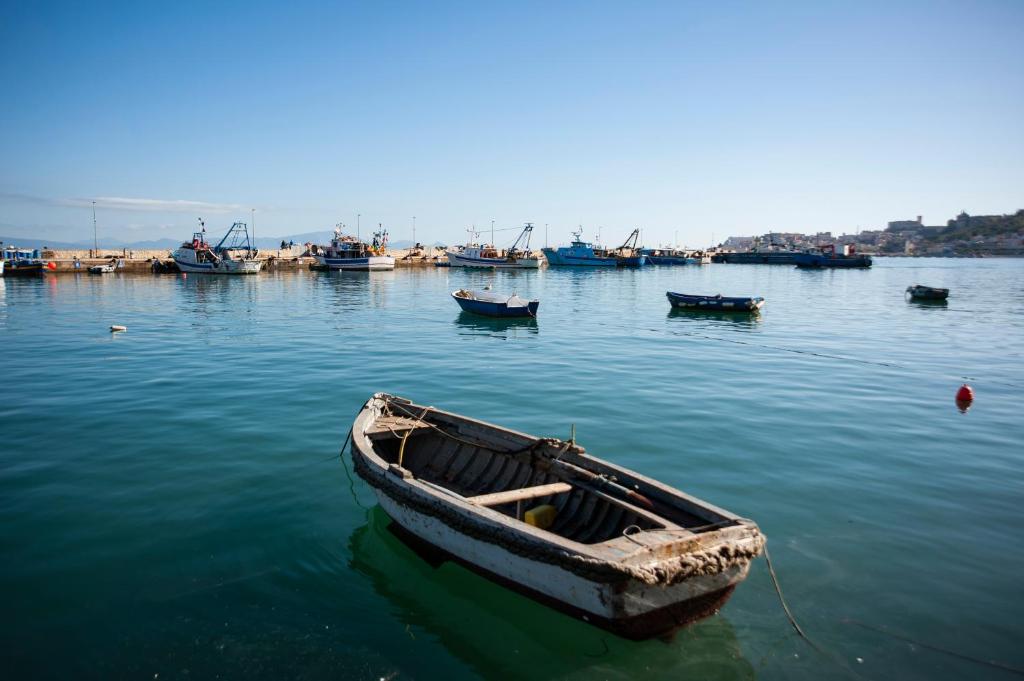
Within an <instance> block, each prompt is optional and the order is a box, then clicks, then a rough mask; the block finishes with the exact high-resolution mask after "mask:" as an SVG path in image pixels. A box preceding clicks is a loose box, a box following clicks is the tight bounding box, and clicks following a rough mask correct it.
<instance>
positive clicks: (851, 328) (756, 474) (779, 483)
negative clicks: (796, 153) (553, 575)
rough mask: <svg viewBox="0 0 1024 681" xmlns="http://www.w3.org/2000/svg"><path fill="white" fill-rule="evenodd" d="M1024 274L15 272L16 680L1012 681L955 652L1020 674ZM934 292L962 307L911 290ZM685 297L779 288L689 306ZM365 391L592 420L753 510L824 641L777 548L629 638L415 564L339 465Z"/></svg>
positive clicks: (688, 479) (708, 496)
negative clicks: (671, 630)
mask: <svg viewBox="0 0 1024 681" xmlns="http://www.w3.org/2000/svg"><path fill="white" fill-rule="evenodd" d="M1022 275H1024V260H999V259H977V260H927V259H877V260H876V264H875V266H874V267H873V268H872V269H871V270H865V271H800V270H797V269H795V268H792V267H786V266H756V265H710V266H703V267H702V266H683V267H648V268H644V269H639V270H614V269H611V270H604V269H583V268H581V269H573V268H552V269H547V270H542V271H534V272H530V271H505V272H489V271H474V270H463V269H433V268H430V269H411V270H398V271H395V272H374V273H354V272H344V273H311V272H304V271H303V272H288V273H276V274H275V273H264V274H261V275H259V276H254V277H245V278H217V277H208V276H203V275H188V276H181V275H158V276H140V275H127V274H115V275H106V276H89V275H86V274H80V275H56V276H54V275H47V276H46V277H44V278H42V279H39V280H24V281H22V280H11V279H7V280H4V279H0V358H2V369H0V371H2V376H3V379H2V383H0V385H2V398H0V430H2V445H0V523H2V528H3V532H2V535H0V542H2V554H0V556H2V563H0V593H2V594H3V598H4V605H3V609H2V613H3V616H2V618H0V632H2V633H0V637H2V641H3V646H2V650H3V652H2V656H3V658H4V659H3V661H2V664H3V668H4V669H5V676H7V677H8V678H29V677H33V678H72V677H76V678H97V679H100V678H102V679H106V678H146V679H172V678H193V679H197V678H204V679H206V678H218V677H219V678H239V677H246V678H269V679H280V678H334V679H338V678H355V679H434V678H445V679H462V678H481V677H483V678H522V679H555V678H570V679H593V678H607V679H632V678H675V679H680V678H692V679H714V678H721V679H736V678H750V679H753V678H763V679H783V678H785V679H825V678H871V679H894V678H899V679H943V678H945V679H962V678H1009V675H1007V674H1006V673H1005V672H1002V671H1000V670H999V669H997V668H996V667H993V666H990V665H986V664H983V663H981V662H975V661H971V660H969V659H966V658H976V659H977V660H982V661H992V662H994V663H996V664H1001V665H1006V666H1011V667H1016V668H1018V669H1019V668H1022V667H1024V652H1022V649H1021V647H1020V642H1021V640H1024V620H1022V618H1021V616H1020V608H1021V606H1022V604H1024V587H1022V581H1021V573H1022V568H1024V543H1022V542H1021V541H1020V537H1021V531H1022V530H1024V505H1022V497H1024V494H1022V493H1024V463H1022V452H1024V447H1022V442H1024V424H1022V421H1021V407H1022V397H1024V361H1022V353H1024V316H1022V313H1021V310H1022V309H1024V283H1022V282H1024V277H1022ZM914 283H921V284H926V285H930V286H941V287H948V288H950V289H951V294H950V298H949V301H948V303H947V304H938V305H936V304H921V303H914V302H909V301H908V300H906V298H905V297H904V289H905V288H906V287H907V286H908V285H910V284H914ZM488 284H490V285H492V286H493V290H495V291H499V292H508V293H512V292H516V293H518V294H519V295H520V296H523V297H532V298H538V299H539V300H540V301H541V305H540V311H539V314H538V317H537V319H536V320H528V321H525V322H500V321H492V320H488V319H486V318H480V317H474V316H471V315H468V314H465V313H461V312H460V311H459V308H458V306H457V305H456V304H455V302H454V301H453V300H452V299H451V297H450V292H451V291H452V290H455V289H458V288H482V287H484V286H486V285H488ZM668 290H673V291H678V292H682V293H698V294H715V293H721V294H723V295H759V296H763V297H764V298H765V299H766V301H767V303H766V305H765V307H764V310H763V312H762V313H761V314H760V315H759V316H752V317H751V316H737V315H718V314H713V313H709V314H700V313H684V312H672V311H671V310H670V307H669V304H668V302H667V300H666V299H665V291H668ZM111 324H123V325H125V326H127V328H128V330H127V332H124V333H116V334H112V333H110V332H109V327H110V325H111ZM964 382H967V383H970V384H971V385H972V386H973V387H974V390H975V392H976V395H977V397H976V400H975V402H974V404H973V406H972V407H971V409H970V410H969V411H967V412H966V413H961V411H960V410H959V409H958V408H957V406H956V404H955V403H954V395H955V393H956V390H957V388H958V387H959V386H960V385H961V383H964ZM377 391H387V392H391V393H394V394H398V395H403V396H406V397H408V398H410V399H413V400H415V401H417V402H421V403H424V404H432V405H435V406H437V407H439V408H443V409H447V410H451V411H455V412H460V413H464V414H467V415H470V416H473V417H475V418H479V419H483V420H487V421H492V422H495V423H498V424H501V425H504V426H509V427H512V428H515V429H518V430H522V431H525V432H528V433H533V434H536V435H543V436H554V437H562V438H564V437H568V436H569V434H570V432H571V429H572V428H573V427H575V430H576V437H577V439H578V441H579V442H580V444H582V445H583V446H585V447H586V448H587V450H588V451H590V452H591V453H593V454H594V455H596V456H600V457H603V458H606V459H608V460H611V461H613V462H615V463H617V464H619V465H622V466H626V467H628V468H632V469H635V470H637V471H639V472H641V473H643V474H645V475H648V476H651V477H654V478H656V479H658V480H661V481H663V482H665V483H667V484H669V485H673V486H676V487H678V488H680V489H682V490H684V491H686V492H688V493H690V494H693V495H695V496H697V497H700V498H702V499H705V500H707V501H709V502H710V503H712V504H715V505H718V506H721V507H723V508H726V509H728V510H730V511H732V512H734V513H737V514H740V515H742V516H745V517H749V518H752V519H754V520H755V521H756V522H757V523H758V524H759V525H760V527H761V529H762V530H763V532H764V533H765V534H766V535H767V537H768V546H769V548H770V551H771V557H772V560H773V564H774V566H775V569H776V572H777V575H778V579H779V583H780V585H781V587H782V589H783V591H784V594H785V597H786V600H787V602H788V603H789V606H790V608H791V610H792V612H793V614H794V616H795V617H796V619H797V620H798V622H799V623H800V625H801V626H802V628H803V630H804V631H805V632H806V634H807V636H808V637H810V639H811V640H812V641H813V642H814V644H815V646H817V648H814V647H811V646H810V645H809V644H808V643H806V642H805V641H803V640H802V639H800V638H799V636H798V635H797V634H796V633H795V632H794V630H793V629H792V628H791V627H790V624H789V622H788V621H787V619H786V616H785V615H784V613H783V611H782V608H781V607H780V605H779V600H778V597H777V595H776V592H775V589H774V586H773V584H772V581H771V578H770V576H769V573H768V570H767V569H766V564H765V561H764V559H763V558H760V559H758V560H757V561H756V562H755V563H754V565H753V567H752V570H751V574H750V577H749V578H748V579H747V580H746V581H745V582H744V583H742V584H741V585H740V586H739V588H738V589H737V590H736V592H735V595H734V596H733V598H732V600H731V601H730V602H729V603H728V604H727V605H726V607H725V608H724V609H723V610H722V611H721V613H720V614H718V615H716V616H713V617H711V618H709V619H707V620H705V621H703V622H700V623H698V624H696V625H693V626H690V627H688V628H686V629H683V630H682V631H680V632H678V633H677V634H676V635H675V636H674V637H671V638H666V639H664V640H660V639H659V640H651V641H646V642H640V643H637V642H629V641H625V640H622V639H618V638H616V637H615V636H612V635H610V634H608V633H606V632H604V631H602V630H599V629H596V628H594V627H592V626H590V625H588V624H586V623H585V622H581V621H578V620H574V619H572V618H571V617H568V616H566V615H563V614H559V613H557V612H554V611H552V610H550V609H548V608H546V607H544V606H542V605H539V604H537V603H534V602H533V601H531V600H529V599H526V598H524V597H522V596H519V595H517V594H515V593H512V592H510V591H508V590H505V589H503V588H502V587H499V586H497V585H494V584H492V583H490V582H488V581H487V580H485V579H483V578H481V577H479V576H477V575H475V574H473V573H470V572H468V571H466V570H464V569H463V568H461V567H458V566H455V565H452V564H444V565H442V566H440V567H434V566H432V565H431V564H429V563H427V562H425V561H424V560H423V559H421V558H420V557H419V556H417V555H416V554H415V553H413V552H412V551H411V550H409V549H408V548H407V547H406V546H405V545H404V544H402V543H401V542H399V541H398V540H397V539H396V538H395V537H394V536H393V535H392V534H391V533H390V532H389V531H388V530H387V523H388V520H387V517H386V516H385V515H384V514H383V512H382V511H381V510H380V509H379V507H376V505H375V501H374V497H373V494H372V492H371V491H370V489H369V488H368V487H367V486H366V485H365V484H364V483H363V482H362V481H360V480H359V479H355V478H353V477H352V475H351V472H350V467H351V462H350V461H349V462H343V461H342V460H340V459H339V457H338V450H339V448H340V447H341V444H342V441H343V440H344V438H345V434H346V432H347V431H348V429H349V427H350V425H351V423H352V419H353V417H354V415H355V414H356V412H357V411H358V409H359V407H360V405H362V404H363V402H364V401H365V400H366V399H367V398H368V397H369V396H370V395H371V394H373V393H374V392H377ZM945 651H949V652H945ZM950 653H955V654H956V655H952V654H950Z"/></svg>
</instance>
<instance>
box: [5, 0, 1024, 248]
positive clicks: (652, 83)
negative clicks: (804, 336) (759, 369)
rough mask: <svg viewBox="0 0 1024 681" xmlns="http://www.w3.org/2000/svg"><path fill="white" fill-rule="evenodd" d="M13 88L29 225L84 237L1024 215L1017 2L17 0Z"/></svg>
mask: <svg viewBox="0 0 1024 681" xmlns="http://www.w3.org/2000/svg"><path fill="white" fill-rule="evenodd" d="M0 84H2V93H3V105H2V106H0V234H7V235H15V236H22V235H36V236H39V237H41V238H44V237H45V238H50V239H54V240H75V239H86V238H90V237H91V232H92V219H91V213H90V211H89V209H88V207H87V206H88V205H89V201H90V200H92V199H94V198H97V197H99V199H98V200H99V206H100V208H99V211H98V214H99V222H100V233H101V237H102V236H103V235H109V236H111V237H117V238H122V239H131V240H142V239H153V238H162V237H172V238H184V237H187V236H188V235H189V233H190V231H191V228H192V225H193V224H195V218H196V216H198V215H202V216H203V217H205V218H206V220H207V224H208V225H210V226H211V227H212V228H213V230H214V231H219V230H220V229H221V227H224V228H226V227H227V226H228V225H229V224H230V222H231V221H232V219H235V218H239V219H245V218H248V216H249V208H251V207H255V208H256V209H257V216H256V222H257V230H258V232H259V233H260V235H262V236H271V235H287V234H296V233H301V232H308V231H314V230H321V229H328V228H330V227H332V226H333V225H334V223H336V222H338V221H344V222H347V223H350V224H352V223H354V222H355V219H356V214H357V213H361V214H362V216H363V218H362V222H363V225H364V226H365V225H368V224H375V223H377V222H383V223H385V225H387V226H388V227H389V228H390V229H391V233H392V237H393V238H398V239H402V238H408V237H409V236H411V222H412V220H411V218H412V216H413V215H415V216H417V221H416V223H417V237H418V238H419V239H420V240H423V239H427V238H429V239H430V240H434V239H438V240H442V241H447V242H453V241H456V240H458V239H460V238H464V236H465V233H464V231H463V230H464V228H465V227H466V226H467V225H469V224H471V223H476V224H477V225H478V226H487V227H489V225H490V221H491V220H492V219H493V220H496V221H497V224H498V225H499V226H514V225H517V224H521V223H522V222H524V221H532V222H534V223H537V224H538V225H540V230H541V232H540V237H541V239H543V225H544V224H545V223H549V224H550V225H551V227H550V239H551V241H553V242H557V241H564V240H566V239H567V237H568V235H569V231H570V230H571V229H572V228H573V227H574V226H575V225H577V224H583V225H584V227H585V229H587V232H588V235H593V233H594V232H595V231H596V229H597V227H598V226H600V227H601V228H602V236H603V237H604V239H603V240H604V241H609V242H611V241H617V240H620V238H623V237H624V236H625V235H626V233H628V232H629V230H630V229H632V227H633V226H640V227H643V229H644V235H645V241H646V242H647V243H648V244H649V245H653V244H655V243H657V242H669V241H671V240H672V239H673V238H674V234H675V232H676V231H677V230H678V233H679V240H680V242H685V243H687V244H690V245H705V244H707V243H709V242H710V240H711V238H712V235H713V234H714V236H715V238H716V239H717V240H719V241H720V240H722V239H723V238H724V237H725V236H727V235H730V234H753V233H762V232H765V231H767V230H769V229H774V230H794V231H805V232H806V231H817V230H832V231H834V232H843V231H847V232H850V231H855V230H856V229H857V228H858V227H860V228H861V229H868V228H878V227H882V226H884V223H885V222H886V221H888V220H892V219H907V218H913V217H914V216H916V215H918V214H922V215H924V217H925V222H926V223H929V224H939V223H941V222H944V221H945V220H946V219H948V218H950V217H952V216H953V215H954V214H955V213H957V212H959V211H960V210H961V209H966V210H967V211H968V212H972V213H975V214H982V213H1004V212H1011V211H1014V210H1016V209H1017V208H1021V207H1024V2H1021V1H1019V0H1009V1H1006V2H920V3H918V2H877V3H876V2H843V3H840V2H818V1H814V2H804V3H799V2H789V3H733V2H693V3H688V2H681V1H680V2H665V3H631V2H614V3H597V2H580V3H550V2H536V3H532V2H515V3H508V4H507V5H504V6H498V5H497V4H496V3H481V2H465V3H454V4H444V5H442V4H441V3H396V2H363V3H357V4H351V5H340V4H336V3H323V4H307V3H266V4H264V3H259V2H239V3H185V2H173V3H159V4H157V3H149V2H143V3H124V4H107V3H79V2H75V3H68V4H62V3H19V4H14V3H5V4H4V6H3V8H2V9H0ZM129 200H130V201H129ZM175 202H178V203H175ZM191 202H197V203H198V204H199V205H194V204H193V203H191ZM205 204H209V205H205ZM500 242H501V240H500V239H499V243H500ZM535 243H536V242H535Z"/></svg>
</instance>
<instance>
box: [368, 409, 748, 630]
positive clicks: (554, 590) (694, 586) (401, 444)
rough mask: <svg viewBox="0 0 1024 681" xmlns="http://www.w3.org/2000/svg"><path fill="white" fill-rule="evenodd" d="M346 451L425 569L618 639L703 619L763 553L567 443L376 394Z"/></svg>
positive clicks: (686, 500) (736, 528)
mask: <svg viewBox="0 0 1024 681" xmlns="http://www.w3.org/2000/svg"><path fill="white" fill-rule="evenodd" d="M352 442H353V448H352V461H353V464H354V466H355V471H356V473H357V474H358V475H359V476H360V477H362V478H363V479H364V480H366V482H367V483H369V484H370V486H371V487H372V488H373V490H374V493H375V494H376V495H377V498H378V500H379V502H380V505H381V507H382V508H383V509H384V511H385V512H386V513H387V514H388V516H389V517H390V518H391V519H392V520H393V521H394V524H395V529H396V534H398V535H399V536H400V537H403V538H404V539H405V540H406V541H407V543H409V544H410V545H411V546H412V547H413V548H414V549H420V548H422V549H424V551H425V552H426V555H425V557H429V554H430V553H436V552H438V551H439V552H440V553H442V554H444V555H443V557H445V558H448V559H451V560H454V561H456V562H459V563H461V564H462V565H464V566H466V567H468V568H470V569H472V570H474V571H477V572H479V573H481V574H483V575H484V576H486V577H488V578H490V579H492V580H493V581H495V582H497V583H499V584H503V585H505V586H507V587H509V588H512V589H514V590H516V591H519V592H521V593H524V594H526V595H528V596H530V597H531V598H533V599H535V600H537V601H539V602H541V603H544V604H546V605H548V606H551V607H554V608H556V609H558V610H561V611H563V612H567V613H570V614H572V615H574V616H577V617H580V618H582V619H584V620H586V621H588V622H590V623H592V624H595V625H598V626H601V627H604V628H606V629H608V630H610V631H612V632H614V633H616V634H618V635H621V636H624V637H626V638H633V639H644V638H650V637H651V636H657V635H661V634H664V633H666V632H669V631H672V630H674V629H676V628H678V627H679V626H681V625H683V624H686V623H688V622H692V621H695V620H697V619H700V618H701V617H706V616H708V615H710V614H712V613H713V612H715V611H716V610H717V609H718V608H719V607H721V606H722V605H723V604H724V603H725V601H726V600H727V599H728V597H729V595H730V594H731V593H732V591H733V589H734V587H735V586H736V584H737V583H739V582H740V581H742V580H743V579H744V578H745V577H746V575H747V573H748V571H749V569H750V562H751V560H753V559H754V558H756V557H757V555H759V554H760V553H761V552H762V550H763V547H764V537H763V536H762V535H761V534H760V531H759V530H758V528H757V526H756V524H754V523H753V522H752V521H750V520H747V519H745V518H741V517H739V516H735V515H733V514H730V513H729V512H727V511H725V510H724V509H719V508H717V507H715V506H712V505H710V504H708V503H707V502H703V501H701V500H699V499H696V498H694V497H691V496H689V495H686V494H684V493H683V492H681V491H679V490H676V489H673V488H671V487H667V486H665V485H662V484H661V483H658V482H657V481H655V480H652V479H650V478H645V477H643V476H641V475H639V474H637V473H634V472H632V471H629V470H627V469H624V468H620V467H617V466H615V465H613V464H611V463H609V462H607V461H603V460H601V459H598V458H596V457H593V456H590V455H587V454H586V452H585V450H584V449H583V448H582V447H581V446H580V445H578V444H576V443H575V442H574V441H562V440H558V439H555V438H537V437H534V436H530V435H527V434H525V433H519V432H517V431H512V430H509V429H505V428H501V427H500V426H495V425H492V424H488V423H484V422H482V421H476V420H474V419H470V418H468V417H464V416H460V415H458V414H453V413H450V412H444V411H441V410H439V409H437V408H435V407H426V406H423V405H417V404H414V403H412V402H410V401H408V400H404V399H402V398H399V397H395V396H392V395H387V394H384V393H378V394H376V395H374V396H373V397H372V398H371V399H370V400H368V401H367V403H366V404H365V405H364V407H363V409H362V410H361V411H360V413H359V415H357V417H356V420H355V421H354V423H353V428H352ZM538 514H541V515H538Z"/></svg>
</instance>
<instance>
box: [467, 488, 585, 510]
mask: <svg viewBox="0 0 1024 681" xmlns="http://www.w3.org/2000/svg"><path fill="white" fill-rule="evenodd" d="M571 491H572V485H570V484H569V483H567V482H552V483H550V484H548V485H537V486H535V487H523V488H521V489H510V490H506V491H504V492H493V493H491V494H480V495H477V496H475V497H469V498H468V499H467V501H469V502H470V503H473V504H476V505H478V506H501V505H502V504H509V503H512V502H513V501H526V500H527V499H537V498H538V497H546V496H550V495H552V494H562V493H563V492H571Z"/></svg>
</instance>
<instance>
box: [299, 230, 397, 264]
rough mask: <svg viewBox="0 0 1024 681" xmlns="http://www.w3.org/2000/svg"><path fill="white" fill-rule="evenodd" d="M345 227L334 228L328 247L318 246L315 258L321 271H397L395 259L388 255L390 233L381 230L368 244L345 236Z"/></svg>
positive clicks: (375, 233)
mask: <svg viewBox="0 0 1024 681" xmlns="http://www.w3.org/2000/svg"><path fill="white" fill-rule="evenodd" d="M342 227H343V225H341V224H339V225H337V227H335V228H334V238H333V239H331V243H330V245H328V246H317V247H316V252H315V255H314V257H315V258H316V262H317V265H318V267H317V269H320V270H362V271H370V272H375V271H379V270H393V269H395V258H394V256H392V255H388V252H387V248H388V233H387V230H385V229H379V230H378V231H376V232H374V234H373V243H371V244H366V243H363V242H362V241H360V240H359V239H357V238H355V237H354V236H349V235H343V234H342V233H341V232H342Z"/></svg>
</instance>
